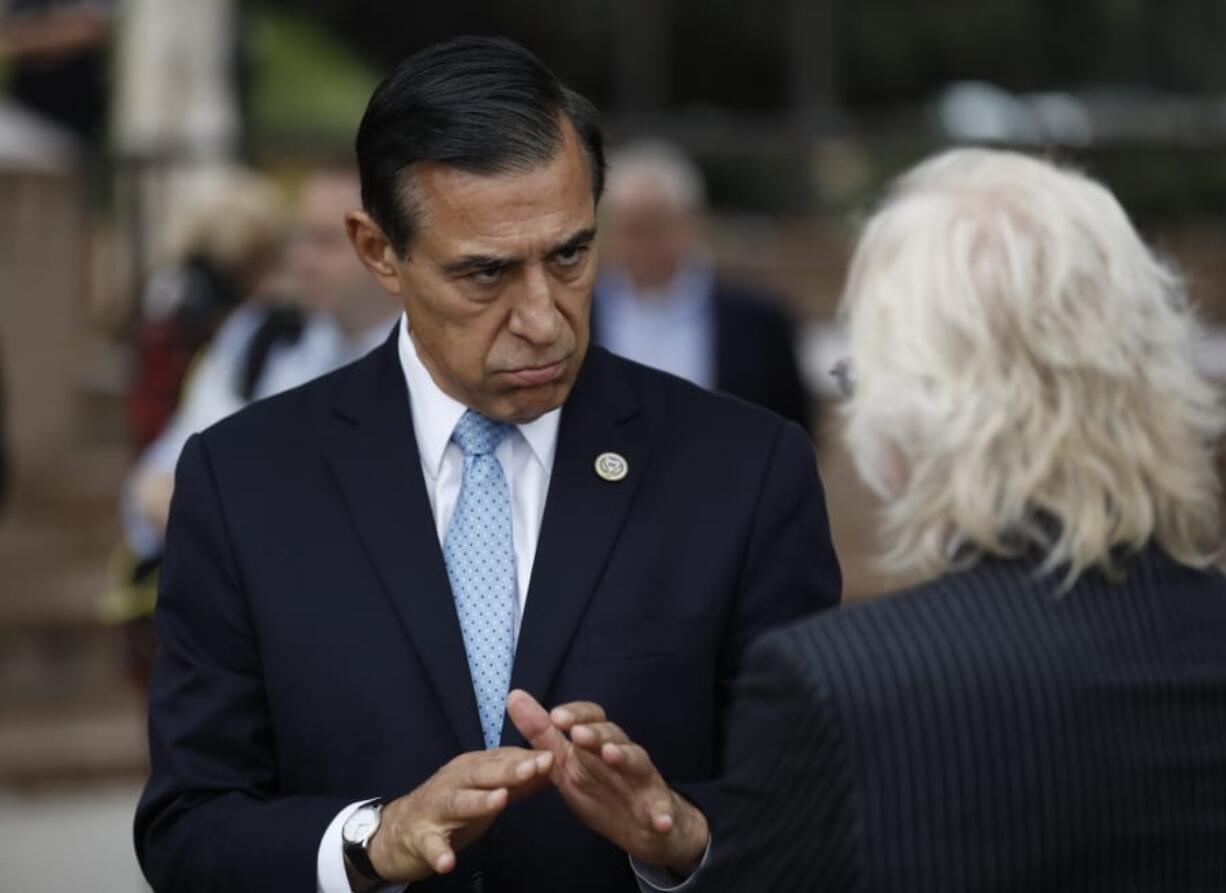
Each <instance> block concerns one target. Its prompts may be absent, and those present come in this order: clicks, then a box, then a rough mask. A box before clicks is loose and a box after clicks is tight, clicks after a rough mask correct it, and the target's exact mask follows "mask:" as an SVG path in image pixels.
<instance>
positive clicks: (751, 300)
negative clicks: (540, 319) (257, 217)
mask: <svg viewBox="0 0 1226 893" xmlns="http://www.w3.org/2000/svg"><path fill="white" fill-rule="evenodd" d="M705 204H706V187H705V185H704V183H703V179H702V173H701V172H700V171H699V169H698V167H697V166H696V165H695V164H694V162H693V161H692V160H690V159H689V158H688V157H686V155H685V154H684V153H682V152H681V150H680V149H678V148H677V147H675V146H673V145H671V144H669V143H666V142H663V141H659V140H644V141H642V142H638V143H633V144H630V145H628V146H625V147H623V148H622V149H620V150H619V151H616V152H612V153H610V155H609V183H608V190H607V193H606V197H605V200H604V205H603V207H602V209H601V210H602V213H601V238H602V243H601V271H600V278H599V280H598V281H597V284H596V292H595V299H594V302H593V311H592V339H593V341H595V342H596V343H598V344H600V345H602V346H604V347H606V348H608V349H609V350H611V351H612V352H613V353H616V354H619V355H621V356H623V357H626V358H627V359H631V360H635V361H636V362H640V363H643V364H645V365H647V366H651V367H653V368H656V369H662V370H664V371H665V372H671V373H673V374H674V375H679V376H681V377H682V378H685V379H688V380H689V381H692V382H694V383H695V384H697V385H700V386H702V387H705V388H709V389H713V390H718V391H723V392H724V393H727V394H732V395H733V396H736V397H740V398H742V399H744V400H748V401H750V402H751V403H757V404H759V405H760V406H764V407H766V408H767V409H770V410H773V411H774V412H777V413H778V414H779V415H781V416H783V417H784V418H786V419H791V420H792V421H794V422H797V423H799V424H800V425H801V426H802V427H803V428H805V429H806V430H810V428H811V424H810V423H811V419H810V399H809V395H808V393H807V392H806V390H805V386H804V384H803V383H802V381H801V378H800V371H799V367H798V365H797V360H796V343H795V332H794V330H793V326H792V322H791V320H790V319H789V318H788V316H787V314H786V312H785V311H784V308H783V304H782V302H781V301H780V300H778V299H777V298H775V297H773V296H770V295H765V294H762V293H759V292H758V291H756V290H753V289H750V288H746V287H743V286H740V285H735V284H733V283H731V282H727V281H725V280H723V279H722V278H720V277H719V276H718V275H717V274H716V272H715V270H714V269H713V268H712V265H711V260H710V258H709V256H708V254H707V251H706V249H705V247H704V245H703V242H702V234H701V221H700V217H701V214H702V212H703V210H704V208H705Z"/></svg>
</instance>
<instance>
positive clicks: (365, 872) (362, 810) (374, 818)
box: [341, 799, 385, 884]
mask: <svg viewBox="0 0 1226 893" xmlns="http://www.w3.org/2000/svg"><path fill="white" fill-rule="evenodd" d="M382 817H383V801H382V800H380V799H375V800H368V801H367V802H365V803H363V804H362V805H361V806H359V807H358V808H357V809H355V810H354V811H353V815H351V816H349V818H347V819H345V824H344V825H343V826H342V827H341V840H343V841H344V844H345V847H344V853H345V861H346V862H348V863H349V864H350V865H352V866H353V869H354V871H356V872H357V873H358V874H360V875H361V876H362V877H363V878H365V879H366V880H368V881H372V882H375V883H380V884H381V883H384V882H385V879H384V878H382V877H380V876H379V872H377V871H375V866H374V865H373V864H371V861H370V849H369V847H370V842H371V840H373V839H374V836H375V832H376V831H378V830H379V820H380V819H381V818H382Z"/></svg>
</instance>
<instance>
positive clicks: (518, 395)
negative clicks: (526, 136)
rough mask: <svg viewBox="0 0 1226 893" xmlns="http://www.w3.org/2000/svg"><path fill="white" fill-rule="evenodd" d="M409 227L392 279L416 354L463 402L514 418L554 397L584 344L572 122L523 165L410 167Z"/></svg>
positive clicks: (585, 253) (589, 278)
mask: <svg viewBox="0 0 1226 893" xmlns="http://www.w3.org/2000/svg"><path fill="white" fill-rule="evenodd" d="M411 176H412V178H413V182H412V190H413V196H414V199H415V208H416V211H417V214H416V228H415V234H414V236H413V238H412V240H411V242H410V244H409V246H408V252H407V255H408V256H407V258H404V259H400V258H396V259H395V261H394V265H395V279H396V283H397V285H398V291H399V293H400V295H401V297H402V299H403V301H404V306H405V309H406V311H407V312H408V316H409V323H410V326H411V328H412V333H413V340H414V342H415V344H416V346H417V352H418V354H419V355H420V356H421V358H422V361H423V362H424V363H425V365H426V368H427V369H428V370H429V371H430V373H431V375H432V377H433V378H434V380H435V382H436V383H437V384H438V385H439V387H441V388H442V389H443V391H445V392H446V393H448V394H449V395H451V396H452V397H454V398H455V399H457V400H459V401H460V402H462V403H464V404H465V405H466V406H468V407H470V408H472V409H475V410H477V411H478V412H481V413H483V414H485V415H487V416H489V417H490V418H494V419H498V420H500V421H506V422H512V423H523V422H528V421H531V420H533V419H536V418H538V417H539V416H541V415H543V414H544V413H546V412H548V411H550V410H552V409H556V408H557V407H559V406H561V405H562V403H563V402H564V401H565V400H566V398H567V396H568V395H569V394H570V389H571V387H572V386H573V385H574V383H575V378H576V376H577V375H578V373H579V367H580V366H581V365H582V363H583V358H584V356H585V354H586V353H587V346H588V319H589V314H590V310H591V292H592V283H593V279H594V278H595V271H596V258H595V249H594V245H593V239H594V236H595V232H596V220H595V201H594V199H593V195H592V184H591V178H590V174H589V170H588V164H587V159H586V156H585V155H584V152H583V149H582V147H581V145H580V144H579V141H578V138H577V136H576V135H575V133H574V130H573V129H572V128H571V127H570V125H569V124H565V125H564V139H563V142H562V145H561V147H560V149H559V151H558V153H557V154H556V155H555V156H554V158H553V160H552V161H550V162H548V163H547V164H545V165H542V166H541V167H539V168H535V169H533V170H530V171H526V172H512V173H504V174H497V175H492V176H490V175H481V174H474V173H468V172H465V171H462V170H458V169H456V168H454V167H450V166H447V165H443V164H437V163H426V164H421V165H419V166H417V167H416V168H415V169H414V170H413V171H412V173H411Z"/></svg>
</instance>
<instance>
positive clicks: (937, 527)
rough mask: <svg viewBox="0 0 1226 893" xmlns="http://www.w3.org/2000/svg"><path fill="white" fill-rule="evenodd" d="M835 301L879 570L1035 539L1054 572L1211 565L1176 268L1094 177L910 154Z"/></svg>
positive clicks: (1213, 511)
mask: <svg viewBox="0 0 1226 893" xmlns="http://www.w3.org/2000/svg"><path fill="white" fill-rule="evenodd" d="M843 313H844V315H845V320H846V323H847V325H848V329H849V335H850V345H851V358H852V363H853V368H854V370H855V376H856V383H855V393H854V395H853V396H852V398H851V400H850V401H849V403H848V405H847V407H846V410H845V411H846V421H847V425H846V428H845V438H846V441H847V443H848V446H849V448H850V450H851V453H852V455H853V457H854V459H855V461H856V464H857V468H858V470H859V472H860V474H861V476H862V477H863V478H864V479H865V480H866V481H867V482H868V483H869V484H870V486H872V487H873V489H874V490H876V491H877V492H878V493H879V494H880V495H882V496H883V497H884V498H885V500H886V506H885V509H884V518H883V525H882V533H883V536H884V540H885V552H884V555H883V564H884V565H885V566H886V567H888V568H890V569H891V570H894V571H898V572H903V573H908V574H912V573H917V572H918V573H923V574H929V575H931V574H937V573H943V572H945V571H948V570H951V569H953V568H955V567H958V566H960V565H962V564H964V563H966V562H967V561H969V560H973V557H974V556H975V555H978V554H982V553H991V554H997V555H1005V556H1013V555H1017V554H1020V553H1021V552H1024V551H1028V550H1031V549H1034V548H1035V547H1037V548H1038V549H1039V550H1040V551H1041V554H1043V556H1044V558H1045V563H1044V566H1045V568H1046V569H1048V570H1051V569H1056V568H1060V569H1063V570H1064V571H1065V580H1066V582H1067V583H1068V584H1070V585H1071V583H1072V582H1073V581H1074V580H1075V579H1076V578H1077V577H1078V576H1079V575H1080V574H1081V573H1082V572H1083V571H1085V570H1086V569H1088V568H1091V567H1099V568H1102V569H1103V570H1105V571H1107V572H1108V573H1113V572H1114V571H1115V568H1116V565H1115V564H1114V563H1113V556H1114V555H1116V554H1117V553H1118V550H1120V549H1121V548H1123V549H1140V548H1141V547H1143V546H1145V545H1146V544H1147V543H1150V542H1151V541H1152V542H1156V543H1157V544H1159V545H1160V546H1161V547H1162V548H1163V549H1164V550H1165V551H1166V552H1167V553H1168V554H1170V555H1171V556H1172V557H1173V558H1175V559H1176V560H1178V561H1180V562H1181V563H1184V564H1187V565H1191V566H1205V565H1208V564H1209V563H1211V562H1212V561H1213V560H1214V559H1215V558H1216V556H1217V554H1218V549H1219V541H1220V534H1219V519H1218V481H1217V474H1216V469H1215V465H1214V449H1215V445H1216V442H1217V440H1218V438H1219V437H1220V435H1221V434H1222V432H1223V430H1224V429H1226V416H1224V414H1223V406H1222V403H1221V400H1220V395H1219V394H1218V392H1217V391H1216V389H1215V388H1214V387H1213V386H1212V385H1211V384H1210V383H1209V382H1208V381H1207V380H1206V379H1205V378H1204V377H1203V376H1202V375H1201V374H1200V373H1199V372H1198V371H1197V369H1196V368H1195V367H1194V365H1193V362H1192V348H1193V344H1194V341H1195V338H1196V337H1197V334H1198V327H1197V323H1196V320H1195V318H1194V316H1193V313H1192V311H1191V309H1190V307H1189V303H1188V300H1187V296H1186V293H1185V291H1184V288H1183V286H1182V283H1181V281H1180V279H1179V277H1178V276H1177V275H1176V274H1175V273H1174V272H1173V271H1172V270H1171V269H1170V268H1169V267H1167V266H1165V265H1164V264H1162V263H1161V262H1159V261H1158V260H1157V259H1156V258H1155V257H1154V256H1153V254H1151V253H1150V251H1149V250H1148V249H1147V248H1146V246H1145V244H1144V243H1143V242H1142V240H1141V238H1140V237H1139V236H1138V234H1137V232H1136V230H1135V229H1134V228H1133V226H1132V224H1131V223H1130V221H1129V219H1128V217H1127V215H1126V214H1125V212H1124V210H1123V209H1122V208H1121V207H1120V205H1119V203H1118V202H1117V201H1116V200H1115V198H1114V197H1113V196H1112V195H1111V193H1110V192H1108V191H1107V190H1106V189H1105V188H1103V187H1102V186H1101V185H1099V184H1098V183H1095V182H1094V181H1093V180H1091V179H1089V178H1088V177H1086V176H1084V175H1082V174H1080V173H1077V172H1074V171H1071V170H1066V169H1062V168H1059V167H1056V166H1055V165H1053V164H1049V163H1047V162H1045V161H1040V160H1037V159H1034V158H1030V157H1028V156H1025V155H1021V154H1018V153H1014V152H1005V151H993V150H986V149H956V150H951V151H947V152H945V153H943V154H940V155H938V156H936V157H934V158H932V159H930V160H928V161H925V162H923V163H921V164H920V165H919V166H918V167H916V168H914V169H913V170H911V171H910V172H908V173H907V174H905V175H904V176H902V177H901V178H900V179H899V180H898V181H897V182H896V183H895V185H894V187H893V188H892V190H891V191H890V193H889V195H888V197H887V200H886V202H885V204H884V205H883V206H882V207H881V209H880V210H879V211H878V212H877V213H876V214H875V215H874V216H873V217H872V218H871V219H870V220H869V221H868V224H867V226H866V228H865V230H864V232H863V234H862V237H861V239H860V241H859V244H858V246H857V249H856V252H855V256H854V259H853V261H852V265H851V270H850V273H849V278H848V282H847V286H846V291H845V294H844V297H843Z"/></svg>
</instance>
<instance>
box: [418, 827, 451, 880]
mask: <svg viewBox="0 0 1226 893" xmlns="http://www.w3.org/2000/svg"><path fill="white" fill-rule="evenodd" d="M418 852H420V853H421V857H422V858H423V859H425V860H426V863H427V864H428V865H429V866H430V867H431V868H433V869H434V870H435V871H436V872H438V873H439V874H446V873H447V872H449V871H451V870H452V869H453V868H455V853H454V852H452V850H451V845H450V844H448V843H447V838H446V837H444V836H443V835H442V834H440V833H439V832H438V831H427V832H425V833H424V834H422V836H421V840H420V842H419V843H418Z"/></svg>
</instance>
